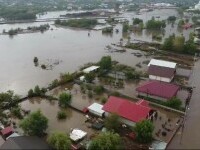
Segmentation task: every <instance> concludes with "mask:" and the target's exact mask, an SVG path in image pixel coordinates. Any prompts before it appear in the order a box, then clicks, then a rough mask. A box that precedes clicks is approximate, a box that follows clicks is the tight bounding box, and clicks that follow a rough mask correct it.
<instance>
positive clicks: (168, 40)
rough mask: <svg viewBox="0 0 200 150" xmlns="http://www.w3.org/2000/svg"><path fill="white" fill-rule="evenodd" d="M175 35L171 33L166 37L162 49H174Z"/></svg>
mask: <svg viewBox="0 0 200 150" xmlns="http://www.w3.org/2000/svg"><path fill="white" fill-rule="evenodd" d="M174 38H175V37H174V36H173V35H171V36H169V37H168V38H166V39H165V41H164V43H163V45H162V49H163V50H169V51H172V50H173V42H174Z"/></svg>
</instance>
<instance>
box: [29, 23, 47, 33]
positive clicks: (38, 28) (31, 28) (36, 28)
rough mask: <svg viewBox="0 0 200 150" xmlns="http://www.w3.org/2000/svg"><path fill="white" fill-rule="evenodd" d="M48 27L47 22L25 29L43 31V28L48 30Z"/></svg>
mask: <svg viewBox="0 0 200 150" xmlns="http://www.w3.org/2000/svg"><path fill="white" fill-rule="evenodd" d="M49 28H50V25H49V24H44V25H40V26H39V27H37V26H33V27H27V30H31V31H41V32H43V31H45V30H48V29H49Z"/></svg>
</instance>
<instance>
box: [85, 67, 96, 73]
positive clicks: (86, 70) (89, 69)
mask: <svg viewBox="0 0 200 150" xmlns="http://www.w3.org/2000/svg"><path fill="white" fill-rule="evenodd" d="M97 69H99V66H90V67H88V68H85V69H84V70H83V72H84V73H90V72H93V71H96V70H97Z"/></svg>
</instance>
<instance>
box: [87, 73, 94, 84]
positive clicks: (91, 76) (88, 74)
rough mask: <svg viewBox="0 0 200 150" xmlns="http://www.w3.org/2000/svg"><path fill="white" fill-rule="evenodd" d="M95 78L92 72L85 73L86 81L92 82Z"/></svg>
mask: <svg viewBox="0 0 200 150" xmlns="http://www.w3.org/2000/svg"><path fill="white" fill-rule="evenodd" d="M94 79H95V74H94V73H87V74H85V80H86V81H87V82H88V83H92V81H93V80H94Z"/></svg>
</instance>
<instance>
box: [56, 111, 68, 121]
mask: <svg viewBox="0 0 200 150" xmlns="http://www.w3.org/2000/svg"><path fill="white" fill-rule="evenodd" d="M57 118H58V119H59V120H62V119H66V118H67V114H66V112H65V111H64V110H61V111H59V112H58V113H57Z"/></svg>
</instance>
